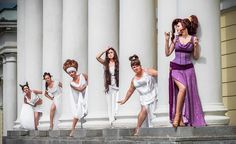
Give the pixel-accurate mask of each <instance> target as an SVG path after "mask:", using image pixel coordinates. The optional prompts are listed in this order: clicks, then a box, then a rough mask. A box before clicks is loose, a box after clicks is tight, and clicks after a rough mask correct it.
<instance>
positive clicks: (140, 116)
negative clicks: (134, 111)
mask: <svg viewBox="0 0 236 144" xmlns="http://www.w3.org/2000/svg"><path fill="white" fill-rule="evenodd" d="M146 117H147V110H146V108H145V106H141V111H140V112H139V114H138V123H137V127H136V129H135V132H134V135H138V133H139V128H140V127H141V126H142V124H143V122H144V120H145V119H146Z"/></svg>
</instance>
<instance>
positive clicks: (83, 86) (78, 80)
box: [63, 59, 88, 137]
mask: <svg viewBox="0 0 236 144" xmlns="http://www.w3.org/2000/svg"><path fill="white" fill-rule="evenodd" d="M63 69H64V70H65V72H66V73H67V74H68V75H69V76H70V77H71V78H72V81H71V83H70V87H71V90H70V99H71V103H70V105H71V108H72V113H73V117H74V118H73V123H72V129H71V132H70V136H71V137H72V136H73V134H74V131H75V126H76V124H77V122H78V120H80V121H81V119H83V118H84V117H85V116H86V115H87V114H88V105H87V101H88V100H87V92H86V90H87V85H88V82H87V81H88V76H87V75H86V74H82V73H81V74H78V73H77V71H78V63H77V61H75V60H71V59H68V60H66V62H65V63H64V65H63Z"/></svg>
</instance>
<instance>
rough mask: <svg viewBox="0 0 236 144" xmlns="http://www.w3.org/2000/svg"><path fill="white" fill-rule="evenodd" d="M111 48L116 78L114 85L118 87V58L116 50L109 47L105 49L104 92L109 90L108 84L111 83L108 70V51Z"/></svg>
mask: <svg viewBox="0 0 236 144" xmlns="http://www.w3.org/2000/svg"><path fill="white" fill-rule="evenodd" d="M110 50H112V51H113V52H114V58H113V60H114V61H115V79H116V86H117V87H119V58H118V55H117V53H116V50H115V49H114V48H112V47H110V48H109V49H108V50H107V51H106V55H105V65H104V66H105V68H104V86H105V92H108V90H109V85H110V84H111V73H110V71H109V63H110V59H109V57H108V52H109V51H110Z"/></svg>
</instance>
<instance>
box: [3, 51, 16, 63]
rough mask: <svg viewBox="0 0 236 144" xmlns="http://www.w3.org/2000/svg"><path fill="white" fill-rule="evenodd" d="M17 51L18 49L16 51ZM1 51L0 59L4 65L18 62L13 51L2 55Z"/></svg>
mask: <svg viewBox="0 0 236 144" xmlns="http://www.w3.org/2000/svg"><path fill="white" fill-rule="evenodd" d="M15 50H16V49H15ZM1 52H2V51H0V57H1V58H2V64H5V63H7V62H16V57H17V54H16V51H15V52H14V51H13V50H6V51H5V52H3V53H1Z"/></svg>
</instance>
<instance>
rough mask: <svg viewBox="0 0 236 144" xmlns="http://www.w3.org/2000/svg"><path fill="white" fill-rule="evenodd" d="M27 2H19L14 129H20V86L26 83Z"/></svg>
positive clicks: (21, 99) (22, 0)
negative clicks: (15, 117)
mask: <svg viewBox="0 0 236 144" xmlns="http://www.w3.org/2000/svg"><path fill="white" fill-rule="evenodd" d="M24 41H25V0H17V119H16V121H15V125H14V128H15V129H18V128H19V127H20V121H19V118H20V112H21V106H22V103H23V97H22V95H23V93H22V89H21V87H20V86H18V84H23V83H25V47H24Z"/></svg>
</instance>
